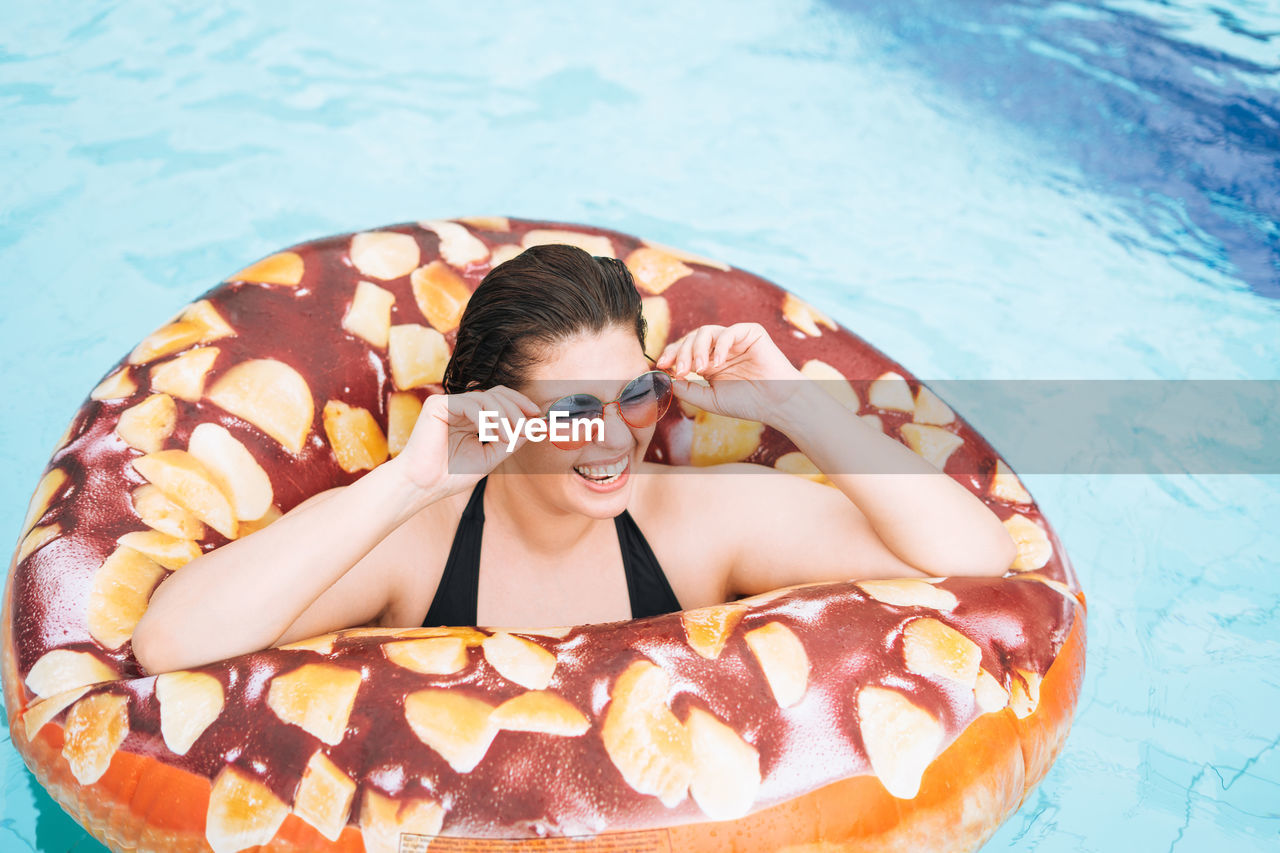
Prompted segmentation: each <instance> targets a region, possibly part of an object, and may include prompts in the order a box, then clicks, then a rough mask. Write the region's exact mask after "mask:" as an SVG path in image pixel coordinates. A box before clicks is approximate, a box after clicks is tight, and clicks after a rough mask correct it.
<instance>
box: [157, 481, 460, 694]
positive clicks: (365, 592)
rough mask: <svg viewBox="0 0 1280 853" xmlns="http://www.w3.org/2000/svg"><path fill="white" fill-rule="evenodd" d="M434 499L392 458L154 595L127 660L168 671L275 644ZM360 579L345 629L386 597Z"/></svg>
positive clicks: (194, 566)
mask: <svg viewBox="0 0 1280 853" xmlns="http://www.w3.org/2000/svg"><path fill="white" fill-rule="evenodd" d="M436 499H437V493H436V492H434V491H429V490H427V489H423V488H421V487H419V486H417V485H416V484H414V483H413V482H412V481H411V480H410V479H409V478H408V477H407V476H405V472H404V471H403V470H402V468H401V466H400V465H399V464H397V459H392V460H391V461H389V462H386V463H384V464H382V465H380V466H378V467H377V468H375V469H374V470H372V471H370V472H369V473H368V474H367V475H365V476H364V477H362V478H360V479H359V480H357V481H356V482H354V483H352V484H351V485H349V486H347V487H345V488H342V489H340V490H338V491H336V492H334V493H333V494H328V495H325V496H324V497H323V498H321V499H319V500H315V501H314V502H313V503H309V504H306V505H301V506H298V507H296V508H295V509H294V510H292V511H290V512H289V513H287V514H286V515H284V516H283V517H281V518H279V519H277V520H276V521H275V522H273V523H272V524H270V525H269V526H267V527H265V528H263V529H262V530H259V531H257V532H256V533H253V534H251V535H250V536H247V537H245V538H244V539H238V540H236V541H234V542H230V543H228V544H226V545H223V546H222V547H221V548H217V549H215V550H213V551H210V552H209V553H207V554H204V555H202V556H200V557H199V558H197V559H195V560H193V561H192V562H190V563H188V564H187V565H185V566H183V567H182V569H180V570H179V571H177V572H175V573H174V574H173V575H172V576H171V577H169V578H168V579H167V580H165V582H164V583H162V584H161V585H160V586H159V588H157V589H156V592H155V594H154V595H153V596H152V597H151V602H150V604H149V605H148V607H147V611H146V613H144V614H143V616H142V619H141V621H139V622H138V625H137V627H136V628H135V629H134V632H133V654H134V657H136V658H137V660H138V663H140V664H141V665H142V667H143V668H144V669H146V670H147V671H148V672H152V673H155V672H167V671H169V670H174V669H184V668H187V667H192V666H199V665H201V664H205V663H208V662H210V661H215V660H221V659H223V658H228V657H232V656H234V655H239V654H244V653H247V652H252V651H257V650H258V649H263V648H267V647H268V646H271V645H274V644H275V643H276V642H277V640H278V639H279V638H280V637H281V635H283V634H284V633H285V631H286V630H288V628H289V627H290V625H292V624H293V623H294V622H295V621H296V620H297V619H298V618H299V617H300V616H301V615H302V613H303V611H305V610H307V608H308V607H309V606H311V604H312V603H313V602H315V601H316V599H317V598H319V597H320V596H321V594H322V593H323V592H324V591H325V590H327V589H329V587H331V586H332V585H333V584H334V583H335V582H336V581H338V580H339V579H340V578H342V577H343V575H345V574H346V573H347V571H348V570H349V569H351V568H352V567H353V566H355V565H356V563H357V562H359V561H360V560H361V559H362V558H363V557H364V556H365V555H366V554H368V553H369V552H370V551H371V550H373V548H374V546H376V545H377V544H378V543H379V542H381V541H382V540H383V539H385V538H386V536H387V535H388V534H389V533H391V531H393V530H395V529H396V528H397V527H399V526H400V525H401V524H403V523H404V522H405V521H406V520H407V519H408V518H409V517H411V516H412V515H413V514H414V513H416V512H417V511H418V510H420V509H422V508H423V507H425V506H427V505H429V504H430V503H432V502H434V501H435V500H436ZM363 574H364V575H365V576H366V579H367V581H368V583H366V584H361V585H360V586H361V591H360V594H359V596H358V597H355V598H353V599H350V600H348V601H347V602H345V603H344V608H345V616H346V619H345V620H344V621H346V622H347V624H348V625H352V624H360V623H361V622H367V621H369V620H370V619H373V618H375V617H376V616H377V615H378V614H379V613H380V612H381V611H382V610H383V609H384V608H385V606H386V604H387V600H388V596H389V594H390V588H389V584H388V583H387V578H386V576H385V573H380V572H373V571H370V572H365V573H363ZM379 580H381V581H382V582H381V583H378V581H379ZM342 627H345V626H342Z"/></svg>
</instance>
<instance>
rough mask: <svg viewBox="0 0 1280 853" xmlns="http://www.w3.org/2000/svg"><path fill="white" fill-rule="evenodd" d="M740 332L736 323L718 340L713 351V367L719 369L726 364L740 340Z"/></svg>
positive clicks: (722, 333) (721, 334)
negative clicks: (734, 346)
mask: <svg viewBox="0 0 1280 853" xmlns="http://www.w3.org/2000/svg"><path fill="white" fill-rule="evenodd" d="M740 331H741V330H740V329H739V328H738V325H737V324H736V323H735V324H734V325H732V326H730V327H729V328H727V329H725V330H724V331H723V332H721V333H720V336H719V337H718V338H716V344H715V347H714V348H713V349H712V351H711V365H712V366H713V367H719V366H720V365H722V364H724V361H725V359H726V358H728V356H729V353H730V352H731V351H732V349H733V344H734V342H735V341H736V340H737V339H738V334H739V333H740Z"/></svg>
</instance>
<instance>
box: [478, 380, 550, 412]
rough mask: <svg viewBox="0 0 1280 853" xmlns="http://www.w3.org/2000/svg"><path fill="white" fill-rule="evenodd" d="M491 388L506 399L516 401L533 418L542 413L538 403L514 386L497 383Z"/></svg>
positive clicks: (522, 410)
mask: <svg viewBox="0 0 1280 853" xmlns="http://www.w3.org/2000/svg"><path fill="white" fill-rule="evenodd" d="M489 390H490V391H491V392H493V393H495V394H499V395H501V396H502V397H503V398H504V399H507V400H511V401H512V402H514V403H515V405H516V406H517V407H518V408H519V409H520V411H521V412H523V413H524V415H525V416H526V417H530V418H532V417H536V416H538V415H540V414H542V410H541V409H540V408H538V404H537V403H535V402H534V401H533V400H531V399H529V398H528V397H527V396H525V395H524V394H522V393H520V392H519V391H517V390H516V389H514V388H509V387H507V386H506V385H495V386H494V387H493V388H490V389H489Z"/></svg>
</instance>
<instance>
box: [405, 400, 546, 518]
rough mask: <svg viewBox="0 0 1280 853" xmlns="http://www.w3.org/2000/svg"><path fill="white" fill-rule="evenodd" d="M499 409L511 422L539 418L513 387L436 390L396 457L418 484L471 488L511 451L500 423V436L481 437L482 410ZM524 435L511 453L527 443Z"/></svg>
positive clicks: (432, 487)
mask: <svg viewBox="0 0 1280 853" xmlns="http://www.w3.org/2000/svg"><path fill="white" fill-rule="evenodd" d="M482 410H483V411H489V412H496V413H497V415H498V417H499V418H501V419H504V420H506V421H507V422H508V423H509V424H511V425H512V426H515V425H516V424H518V423H519V422H520V419H521V418H526V419H527V418H536V417H537V416H538V415H539V414H540V412H539V411H538V407H537V405H536V404H535V403H534V402H533V401H532V400H530V399H529V398H528V397H526V396H525V395H524V394H521V393H520V392H519V391H516V390H514V389H512V388H508V387H507V386H505V385H497V386H494V387H493V388H490V389H488V390H486V391H467V392H466V393H463V394H433V395H431V396H430V397H428V398H427V399H426V402H424V403H423V404H422V412H421V414H419V415H418V420H417V422H416V423H415V424H414V426H413V432H412V433H410V435H409V440H408V442H407V443H406V444H405V447H404V450H403V451H402V452H401V453H400V455H399V456H398V457H397V459H398V461H399V462H400V464H401V465H402V466H403V467H404V469H405V472H406V474H407V476H408V477H409V479H410V481H412V482H413V483H414V485H416V486H418V487H419V488H422V489H425V490H430V491H437V490H443V495H453V494H457V493H458V492H462V491H467V490H470V489H471V487H472V486H474V485H475V484H476V483H478V482H479V481H480V478H481V477H484V476H485V475H486V474H488V473H489V472H490V471H492V470H493V469H494V468H496V467H497V466H498V464H499V463H500V462H502V461H503V460H504V459H505V458H506V457H507V456H508V455H509V451H508V444H507V435H506V432H505V431H504V430H503V429H502V428H501V427H498V429H497V434H498V436H499V440H498V441H491V442H481V441H480V412H481V411H482ZM525 440H526V439H525V437H524V435H523V434H521V435H520V436H519V437H518V438H517V439H516V443H515V446H514V447H513V448H512V449H511V451H510V452H514V450H515V449H518V448H519V447H520V446H521V445H523V444H524V442H525Z"/></svg>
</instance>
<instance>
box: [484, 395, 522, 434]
mask: <svg viewBox="0 0 1280 853" xmlns="http://www.w3.org/2000/svg"><path fill="white" fill-rule="evenodd" d="M484 404H485V406H486V408H488V409H489V410H490V411H492V412H495V413H496V414H497V416H498V417H499V418H500V419H502V420H503V421H505V422H506V426H505V427H499V430H500V431H501V434H502V440H503V441H504V442H506V441H509V440H510V439H509V434H510V432H511V431H512V430H515V431H517V432H518V433H519V434H520V435H521V436H523V435H524V430H522V429H520V427H521V425H522V421H524V419H525V416H524V412H523V411H521V410H520V407H519V406H518V405H516V402H515V400H512V399H511V398H510V397H508V396H507V395H505V394H501V393H494V392H493V390H492V389H491V390H489V391H487V392H485V398H484ZM517 446H518V445H517ZM513 449H514V448H513Z"/></svg>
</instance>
